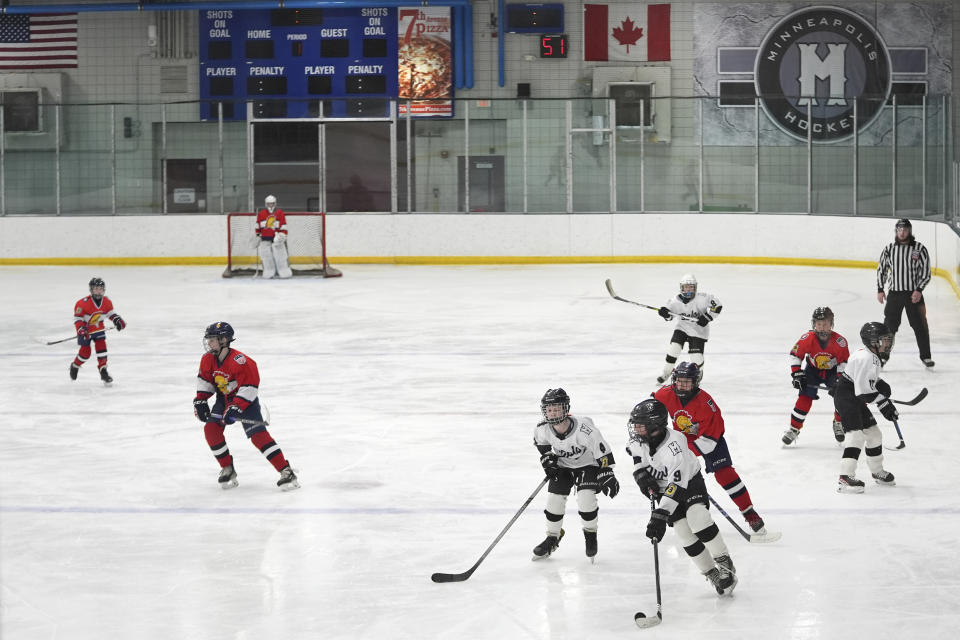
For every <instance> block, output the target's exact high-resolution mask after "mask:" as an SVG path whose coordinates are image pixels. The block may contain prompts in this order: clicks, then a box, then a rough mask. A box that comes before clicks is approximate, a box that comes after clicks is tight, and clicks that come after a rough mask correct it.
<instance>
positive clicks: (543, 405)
mask: <svg viewBox="0 0 960 640" xmlns="http://www.w3.org/2000/svg"><path fill="white" fill-rule="evenodd" d="M540 413H542V414H543V419H544V420H546V421H547V422H548V423H549V424H550V425H551V426H552V427H556V426H557V425H558V424H560V423H561V422H563V421H564V420H566V418H567V416H568V415H570V396H568V395H567V392H566V391H564V390H563V389H561V388H559V387H558V388H556V389H547V392H546V393H544V394H543V397H542V398H541V399H540ZM554 433H556V429H554ZM557 435H562V434H559V433H558V434H557Z"/></svg>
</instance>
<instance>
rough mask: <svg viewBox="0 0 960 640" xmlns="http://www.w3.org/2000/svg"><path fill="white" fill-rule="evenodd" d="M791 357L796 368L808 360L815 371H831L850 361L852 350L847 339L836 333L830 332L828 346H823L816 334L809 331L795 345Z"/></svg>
mask: <svg viewBox="0 0 960 640" xmlns="http://www.w3.org/2000/svg"><path fill="white" fill-rule="evenodd" d="M790 355H791V356H792V358H794V359H795V360H793V364H794V365H795V366H799V365H800V363H801V362H803V361H804V360H806V361H807V363H808V364H809V365H810V366H811V367H813V368H814V369H819V370H821V371H829V370H830V369H834V368H836V367H837V365H839V364H842V363H844V362H846V361H847V360H849V359H850V348H849V347H848V346H847V341H846V339H845V338H844V337H843V336H841V335H840V334H839V333H837V332H835V331H831V332H830V337H829V338H827V343H826V346H822V345H821V343H820V339H819V338H817V334H816V333H814V332H813V331H807V332H806V333H804V334H803V335H802V336H800V339H799V340H798V341H797V343H796V344H795V345H793V349H791V350H790Z"/></svg>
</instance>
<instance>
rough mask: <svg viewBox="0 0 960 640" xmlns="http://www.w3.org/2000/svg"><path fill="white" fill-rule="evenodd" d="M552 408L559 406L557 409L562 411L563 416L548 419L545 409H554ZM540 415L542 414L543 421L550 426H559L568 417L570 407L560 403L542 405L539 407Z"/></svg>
mask: <svg viewBox="0 0 960 640" xmlns="http://www.w3.org/2000/svg"><path fill="white" fill-rule="evenodd" d="M554 406H559V407H561V408H562V409H563V415H562V416H560V417H559V418H548V417H547V407H554ZM540 413H542V414H543V419H544V420H546V421H547V423H549V424H551V425H558V424H560V423H561V422H563V421H564V420H566V419H567V416H569V415H570V405H569V404H562V403H560V402H551V403H550V404H542V405H540Z"/></svg>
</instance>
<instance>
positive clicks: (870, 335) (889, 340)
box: [860, 322, 894, 364]
mask: <svg viewBox="0 0 960 640" xmlns="http://www.w3.org/2000/svg"><path fill="white" fill-rule="evenodd" d="M860 340H862V341H863V346H865V347H866V348H867V350H868V351H871V352H872V353H873V354H874V355H876V356H877V357H878V358H880V362H881V363H882V364H886V363H887V360H889V359H890V351H892V350H893V342H894V337H893V332H892V331H890V329H889V328H887V325H885V324H883V323H882V322H868V323H867V324H865V325H863V326H862V327H861V328H860Z"/></svg>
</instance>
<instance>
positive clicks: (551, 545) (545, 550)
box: [533, 529, 564, 560]
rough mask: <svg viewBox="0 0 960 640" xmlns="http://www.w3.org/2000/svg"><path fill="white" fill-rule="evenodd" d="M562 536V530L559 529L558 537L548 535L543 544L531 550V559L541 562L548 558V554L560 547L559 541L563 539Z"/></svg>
mask: <svg viewBox="0 0 960 640" xmlns="http://www.w3.org/2000/svg"><path fill="white" fill-rule="evenodd" d="M563 534H564V531H563V529H560V535H559V537H558V536H553V535H548V536H547V537H546V538H545V539H544V541H543V542H541V543H540V544H538V545H537V546H535V547H534V548H533V559H534V560H543V559H544V558H547V557H549V556H550V554H551V553H553V552H554V551H556V550H557V547H558V546H560V540H562V539H563Z"/></svg>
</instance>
